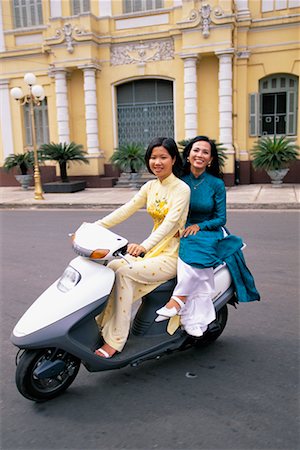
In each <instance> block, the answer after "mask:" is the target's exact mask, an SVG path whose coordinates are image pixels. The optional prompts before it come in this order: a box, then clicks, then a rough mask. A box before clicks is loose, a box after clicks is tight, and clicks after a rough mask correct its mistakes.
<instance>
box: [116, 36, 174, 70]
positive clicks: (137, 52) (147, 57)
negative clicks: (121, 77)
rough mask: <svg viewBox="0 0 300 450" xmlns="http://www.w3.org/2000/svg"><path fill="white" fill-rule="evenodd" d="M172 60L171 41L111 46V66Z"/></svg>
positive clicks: (172, 45)
mask: <svg viewBox="0 0 300 450" xmlns="http://www.w3.org/2000/svg"><path fill="white" fill-rule="evenodd" d="M173 58H174V43H173V40H172V39H163V40H158V41H145V42H144V41H140V42H138V43H136V42H133V43H128V44H125V45H124V44H113V45H112V46H111V65H112V66H118V65H121V64H135V63H146V62H149V61H161V60H167V59H173Z"/></svg>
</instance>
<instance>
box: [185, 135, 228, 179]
mask: <svg viewBox="0 0 300 450" xmlns="http://www.w3.org/2000/svg"><path fill="white" fill-rule="evenodd" d="M199 141H204V142H208V143H209V144H210V148H211V156H212V161H211V164H210V166H207V167H206V172H208V173H210V174H211V175H213V176H215V177H217V178H222V176H223V174H222V171H221V167H220V162H219V156H218V150H217V146H216V142H215V141H214V140H213V139H209V138H208V137H207V136H196V137H194V138H193V139H191V140H190V142H189V143H188V144H187V145H186V146H185V148H184V150H183V154H182V156H183V170H184V173H185V174H189V173H190V171H191V164H190V163H189V161H188V157H189V155H190V152H191V150H192V147H193V145H194V144H195V142H199Z"/></svg>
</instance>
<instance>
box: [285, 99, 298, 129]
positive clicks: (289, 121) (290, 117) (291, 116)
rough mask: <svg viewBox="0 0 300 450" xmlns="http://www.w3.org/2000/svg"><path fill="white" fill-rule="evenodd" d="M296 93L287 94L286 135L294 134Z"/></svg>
mask: <svg viewBox="0 0 300 450" xmlns="http://www.w3.org/2000/svg"><path fill="white" fill-rule="evenodd" d="M296 99H297V98H296V92H295V91H290V92H287V114H286V134H288V135H295V134H296V110H297V106H296Z"/></svg>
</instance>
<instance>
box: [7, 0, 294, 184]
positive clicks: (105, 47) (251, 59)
mask: <svg viewBox="0 0 300 450" xmlns="http://www.w3.org/2000/svg"><path fill="white" fill-rule="evenodd" d="M299 18H300V0H31V1H29V0H25V1H23V0H10V1H8V0H4V1H1V11H0V58H1V59H0V63H1V79H0V93H1V94H0V101H1V121H0V133H1V144H0V145H1V146H0V165H2V164H3V161H4V159H5V157H6V156H7V155H8V154H10V153H20V152H23V151H24V149H26V148H28V146H30V145H31V132H30V122H29V115H28V108H27V107H26V106H23V107H21V106H20V104H19V102H16V101H15V100H13V99H12V98H11V96H10V89H11V88H13V87H16V86H21V87H22V88H23V90H25V89H26V88H25V85H24V81H23V76H24V74H25V73H26V72H32V73H34V74H35V76H36V77H37V83H38V84H40V85H42V86H43V88H44V90H45V94H46V97H45V99H44V100H43V102H42V103H41V105H40V106H39V107H38V108H36V111H35V115H36V138H37V142H38V144H40V143H43V142H47V141H54V142H69V141H75V142H76V143H80V144H83V146H84V148H85V150H86V151H87V152H88V157H89V160H90V164H89V165H78V166H76V165H74V166H72V168H71V171H70V175H73V176H80V177H81V178H85V179H86V180H87V181H88V183H89V184H88V185H90V186H101V181H103V176H104V175H109V158H110V156H111V155H112V152H113V151H114V148H116V147H117V146H118V145H119V144H121V143H125V142H141V143H143V144H144V145H147V143H148V142H149V140H150V139H151V138H152V137H155V136H157V135H168V136H173V137H174V138H175V140H176V141H180V140H182V139H186V138H191V137H194V136H196V135H199V134H205V135H208V136H210V137H211V138H214V139H216V140H217V141H218V142H221V143H223V146H224V147H225V148H226V153H227V155H228V159H227V162H226V167H225V181H226V184H228V185H232V184H234V183H235V182H240V183H244V184H245V183H252V182H260V181H266V182H268V181H269V180H268V179H267V177H266V178H263V177H264V175H262V174H259V173H258V172H253V170H252V167H251V163H250V159H251V158H250V154H249V151H250V149H251V148H252V146H253V143H254V141H255V140H257V138H258V136H261V135H273V134H287V135H290V136H294V137H296V136H297V131H298V130H299V128H300V123H299V114H298V107H299V94H298V89H299V57H300V52H299V36H300V32H299ZM297 143H298V144H299V140H298V142H297ZM298 163H299V161H298ZM299 165H300V163H299ZM299 165H298V164H294V165H293V167H292V169H291V170H290V172H289V174H288V176H287V177H286V179H285V181H287V182H297V181H298V182H299V181H300V180H299V175H298V179H297V168H298V169H299ZM298 172H299V170H298Z"/></svg>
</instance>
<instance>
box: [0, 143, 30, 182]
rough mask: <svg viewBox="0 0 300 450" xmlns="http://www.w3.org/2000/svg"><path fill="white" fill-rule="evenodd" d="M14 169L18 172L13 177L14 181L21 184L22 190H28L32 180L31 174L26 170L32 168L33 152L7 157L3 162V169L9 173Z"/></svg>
mask: <svg viewBox="0 0 300 450" xmlns="http://www.w3.org/2000/svg"><path fill="white" fill-rule="evenodd" d="M15 167H16V168H17V170H18V172H19V173H18V174H16V175H15V178H16V180H17V181H18V182H19V183H20V184H21V186H22V188H23V189H28V187H29V185H30V183H31V181H32V178H33V176H32V174H31V173H28V170H29V169H33V167H34V156H33V152H32V151H29V152H25V153H17V154H10V155H8V156H7V157H6V158H5V160H4V165H3V169H4V170H5V171H6V172H9V171H10V170H12V169H14V168H15Z"/></svg>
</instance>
